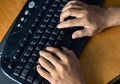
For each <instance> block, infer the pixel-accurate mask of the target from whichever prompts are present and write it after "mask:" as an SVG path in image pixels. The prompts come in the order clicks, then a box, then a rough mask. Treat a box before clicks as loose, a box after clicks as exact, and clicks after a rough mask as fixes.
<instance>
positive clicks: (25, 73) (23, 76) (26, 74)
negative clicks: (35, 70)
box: [20, 69, 29, 79]
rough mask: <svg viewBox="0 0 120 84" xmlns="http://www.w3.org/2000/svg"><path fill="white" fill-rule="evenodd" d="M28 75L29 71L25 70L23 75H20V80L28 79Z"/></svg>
mask: <svg viewBox="0 0 120 84" xmlns="http://www.w3.org/2000/svg"><path fill="white" fill-rule="evenodd" d="M28 74H29V70H27V69H23V71H22V73H21V75H20V78H22V79H26V77H27V76H28Z"/></svg>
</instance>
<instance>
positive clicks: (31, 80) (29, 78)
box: [27, 71, 36, 83]
mask: <svg viewBox="0 0 120 84" xmlns="http://www.w3.org/2000/svg"><path fill="white" fill-rule="evenodd" d="M35 76H36V74H35V73H34V71H31V73H30V74H29V76H28V78H27V81H28V82H30V83H32V82H33V80H34V79H35Z"/></svg>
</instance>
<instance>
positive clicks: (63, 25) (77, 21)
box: [58, 18, 84, 29]
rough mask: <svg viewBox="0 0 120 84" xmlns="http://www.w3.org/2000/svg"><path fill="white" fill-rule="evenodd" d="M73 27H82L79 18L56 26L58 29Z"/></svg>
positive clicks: (82, 23)
mask: <svg viewBox="0 0 120 84" xmlns="http://www.w3.org/2000/svg"><path fill="white" fill-rule="evenodd" d="M73 26H84V22H83V21H82V19H80V18H76V19H71V20H66V21H63V22H61V23H60V24H58V28H59V29H63V28H68V27H73Z"/></svg>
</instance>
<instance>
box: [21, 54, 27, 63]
mask: <svg viewBox="0 0 120 84" xmlns="http://www.w3.org/2000/svg"><path fill="white" fill-rule="evenodd" d="M27 60H28V57H26V56H24V57H22V59H21V60H20V62H23V63H26V62H27Z"/></svg>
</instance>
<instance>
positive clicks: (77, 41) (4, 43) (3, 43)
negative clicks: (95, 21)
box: [0, 0, 103, 83]
mask: <svg viewBox="0 0 120 84" xmlns="http://www.w3.org/2000/svg"><path fill="white" fill-rule="evenodd" d="M29 1H31V0H28V1H27V2H29ZM82 1H83V2H87V0H82ZM91 1H92V0H91ZM93 1H94V0H93ZM96 1H98V0H96ZM99 1H100V2H99V4H94V5H99V6H101V4H102V2H103V0H99ZM27 2H26V3H27ZM92 3H93V2H92ZM90 4H91V3H90ZM25 6H26V4H25V5H24V6H23V8H22V10H21V11H20V13H19V14H18V16H17V17H16V19H15V21H14V22H13V24H12V25H11V27H10V29H9V30H8V32H7V33H6V35H5V37H4V38H3V40H2V42H1V44H0V53H1V54H0V59H1V56H3V55H2V54H3V51H4V47H5V45H6V42H7V41H8V38H9V35H10V33H11V31H12V29H13V27H14V25H15V23H16V21H17V19H18V18H19V16H20V14H21V13H22V11H23V9H24V7H25ZM89 38H90V37H84V38H83V42H82V44H80V43H79V42H81V40H80V39H76V40H74V42H73V43H72V44H74V45H71V46H81V48H80V49H79V48H77V49H76V48H75V47H71V48H70V49H72V50H75V51H77V52H79V53H76V54H77V56H78V58H79V56H80V54H81V52H82V50H83V48H84V46H85V44H86V42H87V41H88V40H89ZM1 65H2V67H1V69H2V71H3V73H5V75H7V73H6V71H4V68H3V67H4V64H3V63H1ZM7 76H8V77H9V78H10V79H12V80H14V81H16V82H17V83H20V82H18V81H17V80H15V79H13V78H11V77H10V76H9V75H7ZM26 83H27V82H26Z"/></svg>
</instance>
